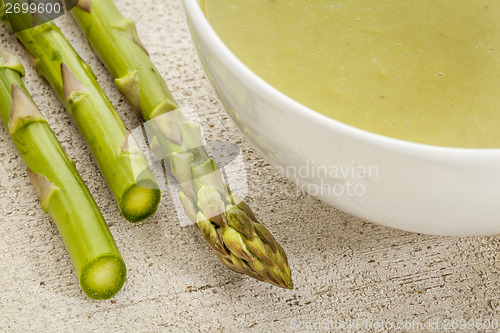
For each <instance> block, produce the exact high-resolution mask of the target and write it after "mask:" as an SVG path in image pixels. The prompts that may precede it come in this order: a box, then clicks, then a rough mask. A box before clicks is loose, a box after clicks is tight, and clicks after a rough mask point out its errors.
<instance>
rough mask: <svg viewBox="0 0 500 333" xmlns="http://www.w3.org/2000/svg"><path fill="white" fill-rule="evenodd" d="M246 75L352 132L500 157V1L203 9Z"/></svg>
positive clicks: (316, 0)
mask: <svg viewBox="0 0 500 333" xmlns="http://www.w3.org/2000/svg"><path fill="white" fill-rule="evenodd" d="M202 2H204V4H203V5H204V10H205V13H206V15H207V18H208V20H209V21H210V23H211V24H212V26H213V27H214V29H215V31H216V32H217V33H218V35H219V36H220V37H221V38H222V40H223V41H224V42H225V43H226V44H227V45H228V47H229V48H230V49H231V50H232V51H233V52H234V53H235V54H236V56H238V57H239V58H240V59H241V60H242V61H243V62H244V63H245V64H246V65H248V67H249V68H250V69H252V70H253V71H254V72H255V73H257V74H258V75H259V76H260V77H262V78H263V79H264V80H266V81H267V82H269V83H270V84H271V85H273V86H274V87H276V88H277V89H279V90H281V91H282V92H284V93H285V94H287V95H289V96H290V97H292V98H293V99H295V100H297V101H299V102H300V103H302V104H304V105H306V106H308V107H310V108H312V109H314V110H316V111H318V112H320V113H322V114H324V115H327V116H329V117H331V118H333V119H336V120H339V121H341V122H344V123H346V124H349V125H352V126H356V127H359V128H362V129H365V130H367V131H370V132H374V133H379V134H383V135H387V136H391V137H395V138H399V139H403V140H408V141H414V142H421V143H427V144H432V145H440V146H451V147H468V148H500V1H499V0H418V1H409V0H379V1H374V0H352V1H332V0H308V1H306V0H205V1H202Z"/></svg>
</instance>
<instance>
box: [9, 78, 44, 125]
mask: <svg viewBox="0 0 500 333" xmlns="http://www.w3.org/2000/svg"><path fill="white" fill-rule="evenodd" d="M11 96H12V102H11V104H10V111H9V133H10V134H11V135H12V134H14V133H16V132H17V131H18V130H19V129H21V128H22V127H24V126H25V125H26V124H27V123H28V122H36V121H44V120H45V118H43V116H42V114H41V113H40V111H39V110H38V108H37V107H36V106H35V104H33V101H32V100H31V99H30V98H29V97H28V96H27V95H26V93H25V92H24V90H23V89H21V88H19V86H18V85H16V84H13V85H12V92H11Z"/></svg>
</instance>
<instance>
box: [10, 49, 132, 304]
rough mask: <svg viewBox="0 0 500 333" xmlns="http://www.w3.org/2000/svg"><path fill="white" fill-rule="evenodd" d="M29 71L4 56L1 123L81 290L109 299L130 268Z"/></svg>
mask: <svg viewBox="0 0 500 333" xmlns="http://www.w3.org/2000/svg"><path fill="white" fill-rule="evenodd" d="M23 75H24V68H23V67H22V65H21V63H20V62H19V61H18V60H17V59H16V58H15V57H14V56H12V55H10V54H8V53H6V52H4V51H2V50H0V117H1V119H2V122H3V123H4V125H5V128H6V129H7V131H8V133H9V135H10V136H11V138H12V141H13V142H14V144H15V146H16V147H17V150H18V151H19V154H20V155H21V157H22V159H23V160H24V163H25V164H26V166H27V167H28V169H27V171H28V175H29V177H30V178H31V181H32V183H33V185H34V186H35V188H36V189H37V190H38V193H39V195H40V203H41V206H42V209H43V210H44V211H45V212H46V213H48V214H50V215H51V216H52V218H53V219H54V222H55V223H56V225H57V228H58V229H59V232H60V234H61V236H62V239H63V241H64V244H65V245H66V248H67V250H68V252H69V255H70V257H71V261H72V262H73V266H74V267H75V270H76V274H77V276H78V279H79V281H80V285H81V288H82V290H83V291H84V292H85V293H86V294H87V295H88V296H89V297H91V298H95V299H106V298H110V297H112V296H113V295H114V294H116V293H117V292H118V291H119V290H120V289H121V287H122V286H123V283H124V282H125V275H126V268H125V263H124V262H123V259H122V257H121V255H120V252H119V251H118V248H117V247H116V244H115V241H114V240H113V237H112V235H111V233H110V231H109V229H108V226H107V224H106V222H105V221H104V218H103V217H102V215H101V212H100V211H99V208H98V207H97V205H96V203H95V201H94V198H92V195H91V194H90V192H89V190H88V188H87V186H85V184H84V182H83V180H82V179H81V178H80V175H79V174H78V172H77V171H76V168H75V164H74V162H73V161H72V160H71V158H69V157H68V156H67V155H66V153H65V151H64V150H63V148H62V147H61V144H60V143H59V141H57V139H56V137H55V136H54V133H53V132H52V130H51V129H50V127H49V125H48V123H47V121H46V120H45V118H44V117H43V116H42V114H41V113H40V111H39V110H38V108H37V107H36V106H35V104H34V102H33V101H32V99H31V97H30V95H29V94H28V91H27V90H26V88H25V86H24V85H23V82H22V81H21V77H22V76H23Z"/></svg>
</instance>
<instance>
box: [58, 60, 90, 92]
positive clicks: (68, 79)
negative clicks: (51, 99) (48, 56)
mask: <svg viewBox="0 0 500 333" xmlns="http://www.w3.org/2000/svg"><path fill="white" fill-rule="evenodd" d="M61 77H62V83H63V91H64V100H66V101H68V99H69V96H70V95H71V94H72V93H74V92H79V93H82V94H85V93H88V92H89V91H88V90H87V88H86V87H85V86H84V85H83V84H82V83H81V82H80V80H78V78H77V77H76V76H75V75H74V74H73V72H72V71H71V70H70V69H69V68H68V66H66V64H65V63H61Z"/></svg>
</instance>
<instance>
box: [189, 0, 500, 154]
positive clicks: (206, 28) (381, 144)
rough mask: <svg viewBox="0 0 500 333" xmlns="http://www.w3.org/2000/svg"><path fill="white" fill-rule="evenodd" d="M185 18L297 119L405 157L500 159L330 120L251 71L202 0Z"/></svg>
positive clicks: (245, 78)
mask: <svg viewBox="0 0 500 333" xmlns="http://www.w3.org/2000/svg"><path fill="white" fill-rule="evenodd" d="M183 3H184V8H185V11H186V15H187V16H188V18H189V19H190V22H191V24H192V25H193V26H195V27H196V29H197V31H198V33H199V35H201V36H202V38H201V39H205V40H209V41H210V43H209V45H210V48H211V49H212V50H213V52H214V53H215V54H216V56H217V57H218V58H219V59H220V60H222V62H223V63H224V64H225V66H227V67H228V68H229V70H230V71H232V72H233V73H234V74H235V75H236V76H237V77H238V78H239V79H240V81H241V82H242V84H244V85H245V86H247V87H248V88H249V89H252V90H254V91H255V92H257V93H258V94H259V95H261V96H263V97H264V98H265V99H266V100H268V101H270V102H272V104H274V105H280V106H283V105H284V106H285V107H286V108H287V110H288V112H291V113H293V114H295V115H297V116H300V117H303V118H307V119H309V120H311V121H312V122H314V123H315V125H317V126H322V127H325V128H327V129H328V130H332V131H335V132H339V133H341V134H342V135H345V136H347V137H350V138H353V139H355V140H357V141H360V142H363V143H365V144H368V145H371V146H374V147H377V148H381V149H383V150H390V151H395V152H398V153H401V154H403V155H412V156H419V157H423V158H431V159H438V160H443V159H445V158H446V159H447V160H449V159H450V158H451V159H459V160H462V161H468V162H471V160H470V158H474V161H475V162H476V163H477V162H482V161H490V160H491V159H494V160H499V159H500V148H459V147H445V146H434V145H430V144H424V143H418V142H411V141H406V140H401V139H397V138H392V137H388V136H384V135H382V134H377V133H372V132H369V131H366V130H363V129H360V128H357V127H354V126H351V125H348V124H345V123H342V122H340V121H338V120H335V119H333V118H330V117H327V116H325V115H323V114H321V113H319V112H317V111H314V110H313V109H311V108H309V107H307V106H305V105H303V104H301V103H299V102H297V101H295V100H294V99H292V98H291V97H289V96H287V95H285V94H284V93H283V92H281V91H279V90H278V89H276V88H275V87H273V86H272V85H270V84H269V83H267V82H266V81H264V79H262V78H260V77H259V76H258V75H257V74H256V73H254V72H253V71H252V70H251V69H250V68H248V67H247V66H246V65H245V64H244V63H243V62H242V61H241V60H240V59H239V58H238V57H236V55H235V54H234V53H232V51H231V50H230V49H229V48H228V47H227V46H226V44H225V43H224V42H223V41H222V40H221V39H220V37H219V36H218V35H217V33H216V32H215V30H214V29H213V28H212V26H211V24H210V23H209V21H208V19H207V18H206V16H205V14H204V13H203V10H202V9H201V6H200V3H199V0H183Z"/></svg>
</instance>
